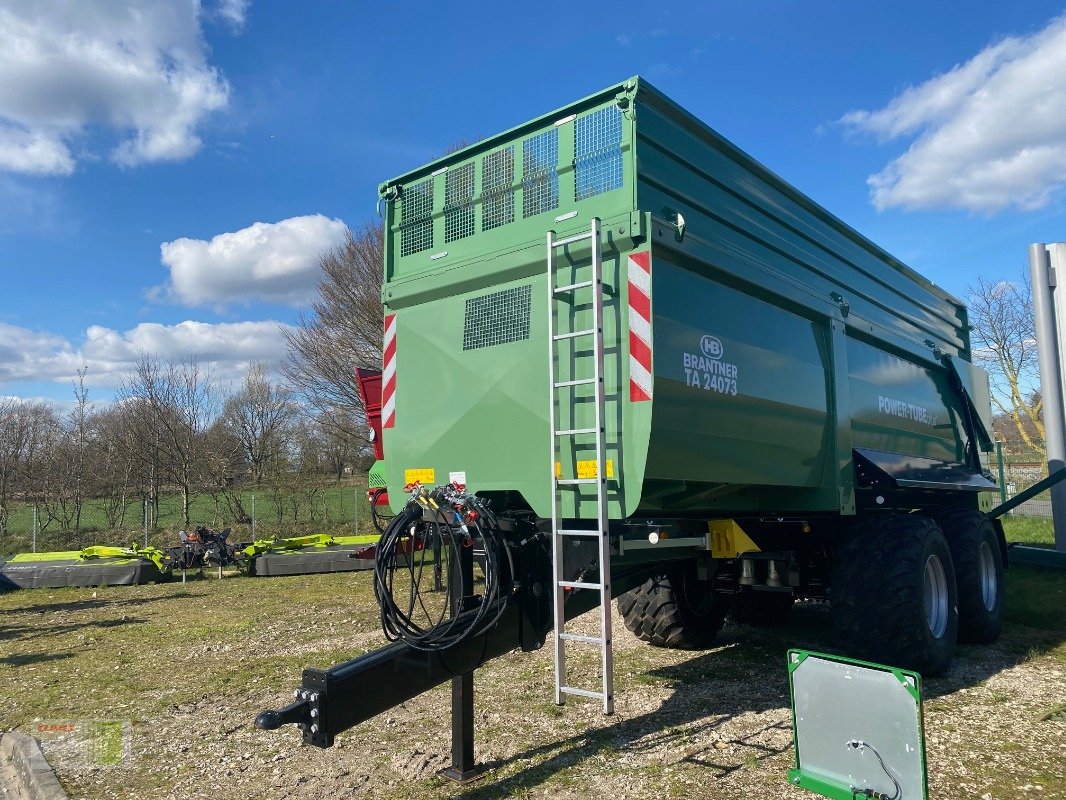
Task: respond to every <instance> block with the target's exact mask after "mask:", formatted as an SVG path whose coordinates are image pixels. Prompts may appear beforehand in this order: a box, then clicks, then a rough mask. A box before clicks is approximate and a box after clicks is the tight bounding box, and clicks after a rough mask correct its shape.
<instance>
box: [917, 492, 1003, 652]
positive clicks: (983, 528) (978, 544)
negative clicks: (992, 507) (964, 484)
mask: <svg viewBox="0 0 1066 800" xmlns="http://www.w3.org/2000/svg"><path fill="white" fill-rule="evenodd" d="M930 516H932V518H933V519H934V520H936V522H937V524H939V525H940V528H941V530H943V531H944V536H945V537H946V538H947V540H948V547H950V548H951V560H952V561H953V562H954V564H955V582H956V584H957V585H958V588H959V641H961V642H967V643H969V644H987V643H988V642H994V641H995V640H996V639H998V638H999V632H1000V630H1002V628H1003V611H1004V605H1005V604H1004V598H1003V552H1002V551H1001V550H1000V546H999V537H998V535H997V534H996V529H995V528H994V527H993V526H992V522H991V520H989V519H988V517H986V516H985V515H984V514H982V513H981V512H980V511H974V510H972V509H964V508H953V509H945V510H943V511H937V512H935V513H933V514H931V515H930Z"/></svg>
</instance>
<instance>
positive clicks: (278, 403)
mask: <svg viewBox="0 0 1066 800" xmlns="http://www.w3.org/2000/svg"><path fill="white" fill-rule="evenodd" d="M298 413H299V408H298V406H297V405H296V403H295V401H294V400H293V392H292V390H291V389H289V388H288V387H285V386H278V385H275V384H274V383H272V382H271V380H270V376H269V375H268V374H267V370H266V366H264V365H263V364H262V363H260V362H258V361H253V362H252V363H251V364H249V365H248V370H247V372H246V373H245V376H244V383H243V384H242V385H241V388H240V389H238V390H237V391H236V392H235V393H234V394H232V395H231V396H230V397H229V398H228V399H227V400H226V405H225V409H224V410H223V412H222V421H223V424H224V425H225V426H226V428H227V429H228V430H229V432H230V433H231V434H232V435H233V436H234V437H235V438H236V440H237V441H238V442H239V443H240V447H241V451H242V452H243V455H244V458H245V459H246V461H247V463H248V469H249V471H250V472H251V478H252V483H254V484H255V485H256V486H258V485H259V484H260V483H262V482H263V470H264V469H265V467H266V465H267V464H268V463H269V462H270V461H272V460H275V459H276V458H277V457H278V455H279V454H280V452H281V450H282V449H283V448H284V446H285V436H286V433H287V432H288V431H289V429H290V428H291V427H292V422H293V420H294V419H295V417H296V416H297V414H298Z"/></svg>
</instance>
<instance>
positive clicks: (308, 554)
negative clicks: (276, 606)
mask: <svg viewBox="0 0 1066 800" xmlns="http://www.w3.org/2000/svg"><path fill="white" fill-rule="evenodd" d="M366 549H367V546H366V545H365V544H361V545H359V546H357V547H353V546H351V545H347V546H345V545H338V546H333V547H315V548H313V549H312V548H308V549H306V550H298V551H290V552H279V553H262V554H260V555H257V556H255V557H254V558H253V559H252V566H251V569H250V571H249V574H251V575H256V576H259V577H266V576H270V575H313V574H314V573H316V572H357V571H359V570H364V569H373V568H374V558H373V553H372V552H371V553H370V558H352V557H351V554H352V553H356V552H358V551H360V550H366ZM406 563H407V560H406V558H405V557H404V556H399V557H398V558H397V564H399V565H401V566H402V565H405V564H406Z"/></svg>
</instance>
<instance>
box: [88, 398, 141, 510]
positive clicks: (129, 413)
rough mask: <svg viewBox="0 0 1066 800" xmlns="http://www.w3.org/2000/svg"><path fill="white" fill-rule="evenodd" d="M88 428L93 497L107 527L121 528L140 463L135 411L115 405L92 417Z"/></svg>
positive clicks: (131, 407) (132, 408)
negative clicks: (91, 445) (96, 499)
mask: <svg viewBox="0 0 1066 800" xmlns="http://www.w3.org/2000/svg"><path fill="white" fill-rule="evenodd" d="M91 427H92V429H93V441H94V447H93V449H92V451H91V454H90V470H89V471H90V473H91V475H92V482H93V487H94V490H93V491H94V494H95V495H96V496H97V497H99V498H100V502H101V505H102V508H103V512H104V518H105V519H106V521H107V526H108V527H109V528H121V527H125V524H126V512H127V509H128V507H129V503H130V500H131V499H132V497H133V495H134V492H135V491H136V479H137V467H138V466H139V464H140V463H141V458H140V454H139V452H138V442H139V439H138V435H137V434H138V426H137V419H136V408H135V406H132V405H130V404H126V403H118V404H116V405H114V406H112V407H111V408H108V409H105V410H103V411H99V412H97V413H96V414H94V415H93V417H92V420H91Z"/></svg>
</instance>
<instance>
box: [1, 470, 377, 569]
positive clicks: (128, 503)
mask: <svg viewBox="0 0 1066 800" xmlns="http://www.w3.org/2000/svg"><path fill="white" fill-rule="evenodd" d="M366 491H367V484H366V478H365V477H362V476H361V477H359V478H353V479H348V480H344V481H326V482H321V483H313V484H305V485H302V486H299V487H292V486H287V487H278V486H275V487H271V486H266V485H263V486H258V487H246V488H242V489H241V490H239V491H237V492H229V493H228V496H222V495H221V494H219V493H211V492H208V491H202V492H197V493H196V494H195V496H193V497H192V498H191V501H190V503H189V524H188V527H189V528H191V529H195V528H196V527H197V526H199V525H204V526H206V527H208V528H211V529H213V530H218V529H222V528H230V529H231V531H232V534H231V537H230V538H231V541H242V542H243V541H249V542H250V541H253V540H255V539H270V538H273V537H288V536H302V535H306V534H311V533H329V534H333V535H352V534H356V535H359V534H366V533H371V532H373V531H374V530H375V529H374V526H373V522H372V518H371V515H370V506H369V503H368V502H367V498H366ZM185 527H186V525H185V518H184V513H183V509H182V502H181V497H180V495H178V494H176V493H174V492H165V493H161V494H160V497H159V500H158V503H156V502H153V501H150V500H146V499H144V498H142V497H140V496H136V497H131V498H129V499H127V500H125V501H124V502H122V503H121V504H120V505H119V506H118V507H116V506H115V505H114V504H111V505H108V501H106V500H103V499H99V498H95V499H87V500H85V501H83V502H82V504H81V513H80V514H78V515H74V514H73V513H72V512H71V511H70V509H67V510H66V512H65V513H64V514H62V515H60V514H57V513H56V511H55V510H54V509H48V508H46V507H45V506H44V505H43V504H40V503H33V502H30V501H20V502H15V503H13V504H12V505H11V508H10V513H9V517H8V524H7V531H6V532H4V533H0V558H3V557H5V556H10V555H12V554H14V553H19V552H45V551H66V550H80V549H82V548H84V547H88V546H90V545H97V544H101V545H116V546H128V545H131V544H137V545H144V546H147V545H152V546H155V547H170V546H174V545H176V544H177V542H178V541H179V537H178V531H179V530H181V529H183V528H185Z"/></svg>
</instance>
